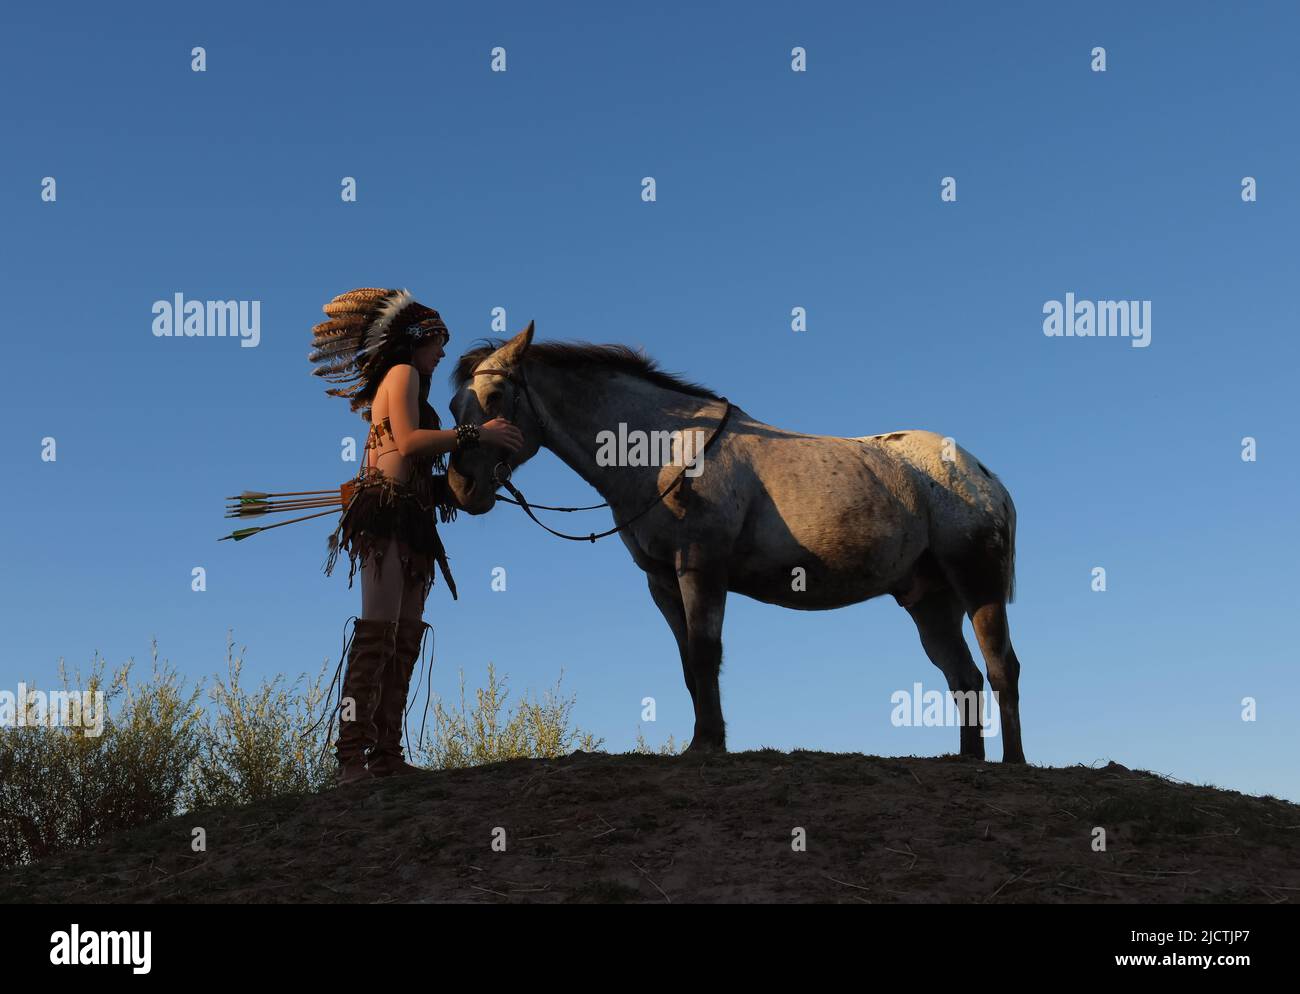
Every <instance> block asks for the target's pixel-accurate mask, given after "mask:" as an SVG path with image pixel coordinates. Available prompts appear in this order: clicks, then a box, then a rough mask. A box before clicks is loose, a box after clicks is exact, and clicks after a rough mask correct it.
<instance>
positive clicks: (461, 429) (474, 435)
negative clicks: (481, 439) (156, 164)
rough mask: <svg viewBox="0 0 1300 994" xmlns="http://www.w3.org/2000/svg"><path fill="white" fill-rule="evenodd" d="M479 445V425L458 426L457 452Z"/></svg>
mask: <svg viewBox="0 0 1300 994" xmlns="http://www.w3.org/2000/svg"><path fill="white" fill-rule="evenodd" d="M474 445H478V425H457V426H456V451H458V452H459V451H460V450H461V449H468V448H469V447H471V446H474Z"/></svg>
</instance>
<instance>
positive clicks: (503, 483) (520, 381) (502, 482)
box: [469, 369, 732, 542]
mask: <svg viewBox="0 0 1300 994" xmlns="http://www.w3.org/2000/svg"><path fill="white" fill-rule="evenodd" d="M469 375H470V377H471V378H473V377H475V376H504V377H505V378H506V379H507V380H509V381H510V382H511V383H514V384H516V385H517V386H518V387H519V390H518V391H516V393H515V396H514V403H513V404H512V405H511V411H510V417H509V418H508V420H509V421H511V422H513V421H514V420H515V417H514V416H515V414H516V413H517V412H518V410H519V395H520V394H521V393H522V394H523V395H524V396H525V397H526V398H528V406H529V407H531V408H532V409H533V416H534V417H535V418H536V419H537V425H538V429H539V430H540V432H541V435H542V439H543V441H544V440H545V438H546V420H545V419H544V418H543V417H542V414H541V412H540V411H539V410H538V409H537V405H536V404H535V403H534V402H533V395H532V393H531V392H530V391H529V389H528V381H527V380H526V379H525V378H524V376H523V374H522V373H521V374H519V375H518V376H516V375H515V374H514V373H512V372H509V371H507V370H504V369H476V370H474V371H473V372H472V373H470V374H469ZM722 400H723V402H724V403H725V404H726V405H727V407H726V410H725V411H723V412H722V419H721V420H720V421H719V422H718V427H717V428H715V429H714V430H713V434H712V435H710V436H709V439H708V441H706V442H705V443H704V447H703V448H702V449H700V452H699V455H697V456H696V457H695V459H694V460H692V462H695V461H698V460H700V459H703V458H704V454H705V453H706V452H708V451H709V449H710V448H711V447H712V445H713V443H714V442H715V441H717V439H718V436H719V435H721V434H722V429H723V428H725V427H726V425H727V421H728V419H729V418H730V417H731V409H732V404H731V401H729V400H727V399H726V398H725V397H723V398H722ZM689 468H690V465H689V464H688V465H686V466H683V467H682V471H681V472H680V473H678V474H677V476H676V477H674V478H673V482H672V483H670V484H668V486H667V487H665V488H664V489H663V490H662V491H661V492H660V494H659V496H657V497H656V498H655V499H654V500H652V501H651V502H650V503H649V504H647V505H646V506H645V507H643V508H642V509H641V510H640V511H638V512H637V513H636V514H634V515H633V516H632V517H630V518H628V519H627V520H626V521H624V522H623V523H622V524H621V525H615V526H614V527H613V528H610V529H608V530H606V531H603V532H599V533H596V532H592V533H590V534H587V535H566V534H565V533H564V532H558V531H556V530H555V529H554V528H552V527H550V526H549V525H547V524H546V523H545V522H543V521H539V520H538V518H537V515H535V514H534V513H533V508H534V507H536V508H539V509H540V510H543V511H565V512H569V511H597V510H599V509H600V508H602V507H610V504H609V502H608V501H606V502H604V503H603V504H592V505H590V506H589V507H551V506H549V505H547V504H529V503H528V500H527V498H525V497H524V495H523V494H522V493H521V492H520V491H519V488H518V487H516V486H515V485H514V484H513V483H511V482H510V472H511V470H510V465H509V464H508V463H507V462H505V461H504V460H502V461H500V462H498V463H497V464H496V465H495V466H494V467H493V468H492V482H493V483H495V484H496V485H497V486H498V487H505V488H506V489H507V490H509V491H510V493H511V494H512V495H513V498H514V499H513V500H512V499H511V498H510V497H501V496H500V495H498V497H497V499H498V500H503V501H505V502H506V503H507V504H515V505H516V506H518V507H522V508H523V509H524V513H525V514H527V515H528V516H529V517H530V518H532V519H533V521H534V522H535V523H536V524H538V525H540V526H541V527H542V528H544V529H546V530H547V531H548V532H550V533H551V534H552V535H554V536H555V537H556V538H563V539H568V540H569V541H571V542H595V541H596V539H598V538H605V537H607V536H609V535H614V534H616V533H618V532H621V531H622V530H623V529H625V528H627V527H628V526H629V525H631V524H632V523H633V522H634V521H637V520H639V519H640V518H642V517H644V516H645V515H646V514H648V513H649V512H650V510H651V509H652V508H653V507H654V506H655V505H656V504H658V503H660V502H661V501H662V500H663V499H664V498H665V497H667V496H668V495H669V494H670V493H672V492H673V491H674V490H675V489H677V487H678V486H679V485H680V484H681V482H682V480H683V479H685V477H686V470H688V469H689ZM610 510H611V511H612V510H613V508H612V507H610Z"/></svg>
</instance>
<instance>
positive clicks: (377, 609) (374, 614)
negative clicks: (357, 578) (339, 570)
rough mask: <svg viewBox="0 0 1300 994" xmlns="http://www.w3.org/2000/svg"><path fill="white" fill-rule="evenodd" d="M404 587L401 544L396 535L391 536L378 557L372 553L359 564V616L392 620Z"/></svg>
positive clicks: (396, 614)
mask: <svg viewBox="0 0 1300 994" xmlns="http://www.w3.org/2000/svg"><path fill="white" fill-rule="evenodd" d="M405 586H406V584H405V580H404V579H403V577H402V560H401V547H400V544H399V543H398V540H397V539H396V538H391V539H389V541H388V547H387V548H385V549H384V554H383V557H382V559H375V557H373V556H372V557H371V558H370V559H368V560H367V561H366V562H365V563H363V564H362V566H361V617H363V618H369V619H372V620H375V621H396V620H397V619H398V616H399V615H400V613H401V610H402V601H403V599H404V595H403V590H404V588H405Z"/></svg>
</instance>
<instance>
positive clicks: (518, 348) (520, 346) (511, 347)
mask: <svg viewBox="0 0 1300 994" xmlns="http://www.w3.org/2000/svg"><path fill="white" fill-rule="evenodd" d="M532 344H533V322H532V321H529V322H528V327H527V328H525V329H524V330H523V331H521V332H520V333H519V334H517V335H516V336H515V337H514V338H512V339H510V341H508V342H506V343H505V345H503V346H501V348H499V349H497V351H496V356H497V358H498V359H500V360H501V361H502V362H503V363H507V364H511V363H516V362H518V361H519V360H520V359H522V358H523V357H524V353H525V352H526V351H528V346H530V345H532Z"/></svg>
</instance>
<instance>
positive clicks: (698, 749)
mask: <svg viewBox="0 0 1300 994" xmlns="http://www.w3.org/2000/svg"><path fill="white" fill-rule="evenodd" d="M686 751H687V752H694V753H721V752H726V751H727V747H726V746H725V745H719V744H718V743H716V742H699V741H696V740H695V739H691V744H690V745H688V746H687V747H686Z"/></svg>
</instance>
